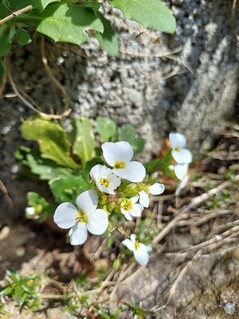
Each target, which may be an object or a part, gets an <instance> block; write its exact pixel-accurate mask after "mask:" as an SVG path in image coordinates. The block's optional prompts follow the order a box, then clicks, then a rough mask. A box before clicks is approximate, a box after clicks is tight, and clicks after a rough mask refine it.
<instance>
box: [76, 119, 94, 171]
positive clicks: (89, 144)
mask: <svg viewBox="0 0 239 319" xmlns="http://www.w3.org/2000/svg"><path fill="white" fill-rule="evenodd" d="M72 124H73V133H72V135H73V153H74V154H75V155H77V156H78V157H79V158H80V159H81V162H82V165H83V166H85V164H86V162H88V161H90V160H91V159H92V158H93V157H94V156H95V147H96V143H95V139H94V136H93V134H92V125H91V123H90V121H89V120H87V119H81V120H74V121H73V123H72Z"/></svg>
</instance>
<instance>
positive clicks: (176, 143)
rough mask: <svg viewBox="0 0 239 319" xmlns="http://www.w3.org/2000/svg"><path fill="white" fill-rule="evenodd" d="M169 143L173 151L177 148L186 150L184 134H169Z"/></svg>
mask: <svg viewBox="0 0 239 319" xmlns="http://www.w3.org/2000/svg"><path fill="white" fill-rule="evenodd" d="M169 142H170V146H171V147H172V149H174V148H175V147H178V148H180V149H181V148H184V147H185V145H186V138H185V136H184V135H183V134H180V133H170V134H169Z"/></svg>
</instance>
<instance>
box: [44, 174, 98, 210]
mask: <svg viewBox="0 0 239 319" xmlns="http://www.w3.org/2000/svg"><path fill="white" fill-rule="evenodd" d="M49 186H50V189H51V191H52V193H53V195H54V197H55V200H56V201H57V202H58V203H62V202H72V203H73V204H74V203H75V200H76V197H77V196H78V195H79V194H81V193H82V192H84V191H86V190H88V189H90V188H92V185H91V184H90V183H89V182H88V181H87V180H86V179H84V178H83V177H82V176H75V175H72V174H68V175H67V176H65V177H61V178H57V179H55V180H53V181H50V182H49Z"/></svg>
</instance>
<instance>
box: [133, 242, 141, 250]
mask: <svg viewBox="0 0 239 319" xmlns="http://www.w3.org/2000/svg"><path fill="white" fill-rule="evenodd" d="M139 247H140V242H139V241H138V240H136V242H135V243H134V248H135V250H137V249H139Z"/></svg>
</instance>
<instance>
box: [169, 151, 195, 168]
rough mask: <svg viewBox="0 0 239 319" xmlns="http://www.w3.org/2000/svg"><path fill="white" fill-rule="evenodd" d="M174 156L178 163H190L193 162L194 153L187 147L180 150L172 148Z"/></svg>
mask: <svg viewBox="0 0 239 319" xmlns="http://www.w3.org/2000/svg"><path fill="white" fill-rule="evenodd" d="M172 156H173V159H174V160H175V161H176V162H177V163H178V164H188V163H191V162H192V153H191V152H190V151H189V150H187V149H186V148H183V149H181V150H180V151H175V150H172Z"/></svg>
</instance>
